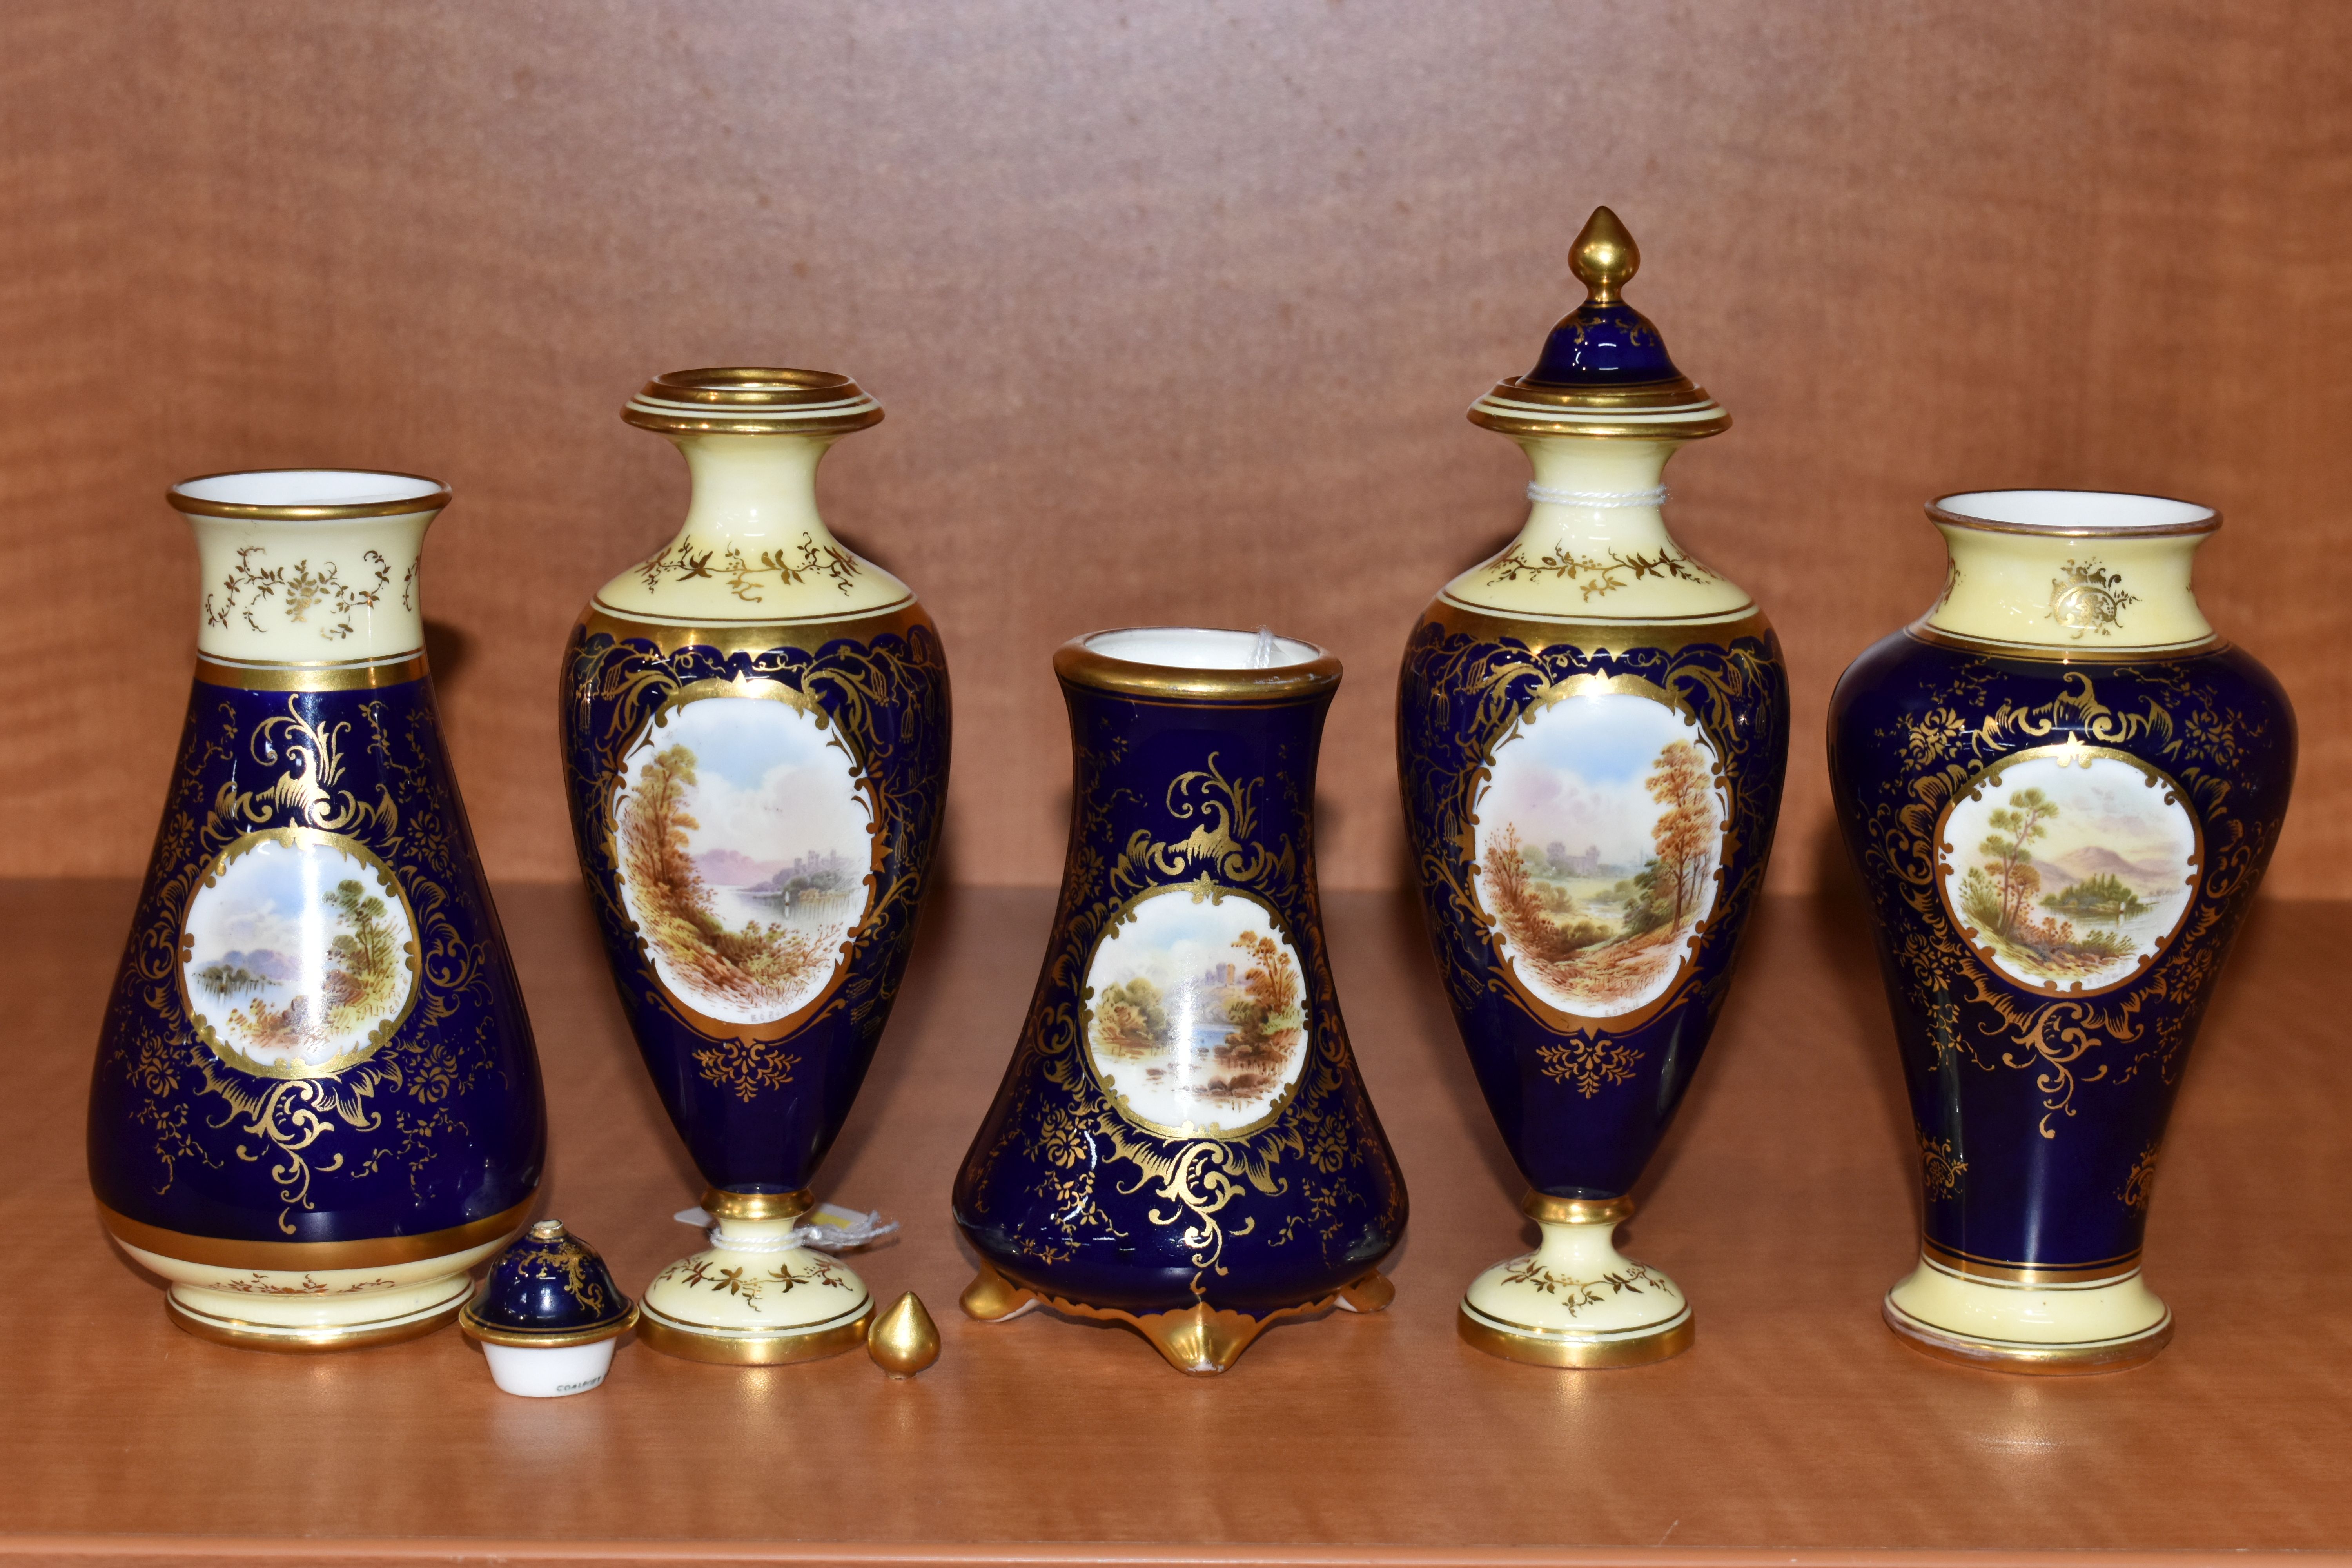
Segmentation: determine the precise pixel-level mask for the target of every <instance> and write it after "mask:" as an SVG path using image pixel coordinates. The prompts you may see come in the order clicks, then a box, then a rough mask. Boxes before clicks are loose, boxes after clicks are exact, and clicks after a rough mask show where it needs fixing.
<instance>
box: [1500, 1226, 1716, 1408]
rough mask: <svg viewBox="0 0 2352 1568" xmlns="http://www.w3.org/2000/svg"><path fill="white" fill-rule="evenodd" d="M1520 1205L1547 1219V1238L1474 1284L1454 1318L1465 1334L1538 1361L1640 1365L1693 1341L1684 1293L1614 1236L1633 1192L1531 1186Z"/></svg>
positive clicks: (1526, 1359) (1516, 1356)
mask: <svg viewBox="0 0 2352 1568" xmlns="http://www.w3.org/2000/svg"><path fill="white" fill-rule="evenodd" d="M1520 1206H1521V1207H1522V1208H1523V1209H1524V1210H1525V1211H1526V1212H1527V1214H1528V1216H1529V1217H1530V1218H1532V1219H1534V1220H1535V1221H1536V1222H1537V1223H1538V1225H1540V1226H1542V1227H1543V1241H1542V1244H1541V1245H1540V1246H1538V1247H1537V1248H1536V1250H1535V1251H1533V1252H1531V1253H1529V1254H1528V1255H1527V1256H1526V1257H1524V1258H1513V1259H1512V1260H1511V1261H1510V1262H1508V1263H1498V1264H1496V1265H1495V1267H1494V1268H1489V1269H1488V1270H1486V1273H1484V1274H1481V1275H1480V1276H1478V1278H1477V1279H1475V1281H1473V1282H1472V1284H1471V1286H1470V1289H1469V1291H1468V1292H1467V1293H1466V1294H1465V1295H1464V1297H1463V1298H1462V1310H1461V1312H1460V1314H1459V1316H1458V1317H1457V1318H1456V1319H1455V1325H1454V1326H1455V1327H1456V1328H1457V1329H1458V1330H1459V1331H1460V1332H1461V1335H1462V1337H1463V1339H1464V1340H1465V1341H1467V1342H1469V1343H1471V1344H1473V1345H1475V1346H1476V1347H1477V1348H1478V1349H1480V1350H1482V1351H1485V1352H1487V1353H1488V1354H1490V1355H1498V1356H1503V1357H1506V1358H1507V1359H1509V1360H1511V1361H1524V1362H1532V1363H1535V1364H1537V1365H1538V1366H1575V1367H1614V1366H1641V1365H1644V1364H1646V1363H1650V1362H1654V1361H1664V1360H1665V1359H1666V1358H1667V1357H1668V1356H1673V1355H1679V1354H1681V1353H1682V1352H1684V1351H1686V1350H1688V1349H1689V1348H1690V1345H1691V1310H1690V1304H1689V1303H1688V1302H1687V1301H1685V1300H1683V1293H1682V1291H1681V1290H1679V1289H1676V1288H1675V1282H1674V1281H1673V1280H1671V1279H1667V1278H1666V1277H1665V1276H1664V1275H1663V1274H1661V1273H1659V1272H1658V1271H1657V1270H1656V1269H1654V1268H1649V1267H1648V1266H1646V1265H1644V1264H1640V1263H1635V1262H1633V1261H1631V1260H1630V1259H1628V1258H1624V1257H1623V1256H1622V1255H1621V1254H1620V1253H1619V1252H1618V1250H1617V1248H1616V1247H1615V1246H1613V1245H1612V1241H1611V1237H1612V1235H1613V1234H1614V1233H1615V1231H1616V1229H1617V1226H1619V1225H1620V1224H1622V1222H1623V1221H1624V1220H1626V1219H1627V1218H1628V1217H1630V1216H1631V1215H1633V1200H1632V1199H1631V1198H1610V1199H1607V1200H1604V1201H1601V1202H1582V1201H1579V1200H1575V1199H1569V1198H1552V1197H1546V1196H1545V1195H1543V1194H1540V1193H1529V1194H1528V1196H1527V1200H1526V1202H1525V1203H1523V1204H1522V1205H1520Z"/></svg>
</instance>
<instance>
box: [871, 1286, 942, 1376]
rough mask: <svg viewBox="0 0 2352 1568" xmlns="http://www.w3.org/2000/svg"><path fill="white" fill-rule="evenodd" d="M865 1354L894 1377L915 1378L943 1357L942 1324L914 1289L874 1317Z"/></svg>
mask: <svg viewBox="0 0 2352 1568" xmlns="http://www.w3.org/2000/svg"><path fill="white" fill-rule="evenodd" d="M866 1354H867V1355H870V1356H872V1357H873V1358H874V1364H875V1365H876V1366H878V1367H880V1368H881V1369H882V1370H883V1371H884V1372H887V1373H889V1374H890V1375H891V1376H892V1377H912V1376H914V1375H915V1374H916V1373H919V1372H920V1371H922V1370H923V1369H924V1368H925V1367H927V1366H929V1365H930V1364H931V1363H933V1362H935V1361H937V1360H939V1359H940V1326H939V1325H938V1324H937V1323H934V1322H933V1321H931V1315H930V1314H929V1312H927V1311H925V1310H923V1301H922V1298H921V1297H919V1296H918V1295H916V1294H915V1293H914V1292H913V1291H912V1290H909V1291H908V1292H907V1293H906V1294H905V1295H903V1296H901V1297H899V1298H898V1305H897V1306H895V1307H893V1308H891V1309H890V1310H888V1311H887V1312H885V1313H883V1314H882V1315H881V1316H880V1317H878V1318H877V1319H875V1320H874V1326H873V1327H872V1328H871V1329H868V1330H867V1331H866Z"/></svg>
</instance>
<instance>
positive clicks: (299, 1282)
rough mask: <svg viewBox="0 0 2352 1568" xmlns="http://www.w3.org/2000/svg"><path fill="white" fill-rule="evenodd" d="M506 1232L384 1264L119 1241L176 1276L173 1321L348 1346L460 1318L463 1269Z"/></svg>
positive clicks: (236, 1338)
mask: <svg viewBox="0 0 2352 1568" xmlns="http://www.w3.org/2000/svg"><path fill="white" fill-rule="evenodd" d="M508 1239H509V1238H508V1237H504V1236H500V1237H495V1238H493V1239H492V1240H489V1241H488V1242H485V1243H483V1244H482V1245H480V1246H478V1247H468V1248H467V1249H466V1250H465V1251H463V1252H453V1253H450V1254H448V1255H446V1257H441V1258H420V1259H419V1260H417V1261H416V1262H414V1263H396V1264H390V1265H386V1266H385V1267H383V1268H314V1269H310V1270H307V1271H300V1272H297V1271H292V1270H285V1269H267V1268H226V1267H222V1266H218V1265H213V1264H204V1263H190V1262H186V1261H184V1260H183V1259H181V1258H167V1257H164V1256H163V1254H161V1253H157V1252H150V1251H148V1250H146V1249H145V1248H144V1247H132V1246H131V1245H130V1244H129V1243H128V1242H124V1241H121V1239H120V1238H119V1237H118V1238H117V1242H116V1245H118V1246H120V1247H121V1248H122V1250H123V1251H124V1252H126V1253H128V1254H130V1256H131V1257H132V1258H136V1259H137V1260H138V1261H139V1262H140V1263H141V1264H142V1265H144V1266H145V1267H146V1268H152V1269H153V1270H154V1271H155V1272H156V1273H158V1274H160V1275H162V1276H163V1278H164V1279H168V1280H170V1281H171V1282H172V1290H171V1294H170V1295H168V1296H166V1297H165V1298H164V1299H163V1305H164V1310H166V1311H167V1312H169V1313H170V1314H171V1319H172V1321H173V1322H174V1323H177V1324H178V1325H179V1326H180V1327H181V1328H184V1329H185V1330H187V1331H188V1332H190V1333H192V1334H194V1335H196V1336H197V1337H198V1338H200V1339H207V1340H215V1341H217V1342H220V1343H222V1344H228V1345H236V1346H239V1347H241V1348H243V1349H246V1350H262V1351H293V1352H307V1351H341V1350H357V1349H359V1348H360V1347H362V1346H364V1345H381V1344H390V1343H392V1342H394V1341H398V1340H411V1339H415V1338H416V1337H417V1336H418V1335H420V1334H429V1333H431V1332H432V1331H434V1330H436V1329H437V1328H439V1327H440V1326H441V1325H442V1324H444V1323H448V1322H454V1321H456V1320H457V1312H458V1310H459V1309H460V1308H462V1307H464V1306H465V1304H466V1298H467V1296H469V1295H471V1294H472V1293H473V1288H474V1286H473V1280H472V1279H469V1278H468V1277H467V1273H466V1271H467V1269H468V1268H472V1267H473V1266H474V1265H475V1264H477V1263H479V1262H480V1261H481V1260H482V1259H483V1258H488V1257H489V1256H490V1255H491V1254H492V1253H494V1252H496V1251H498V1250H499V1248H500V1247H504V1246H505V1245H506V1244H507V1241H508Z"/></svg>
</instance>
